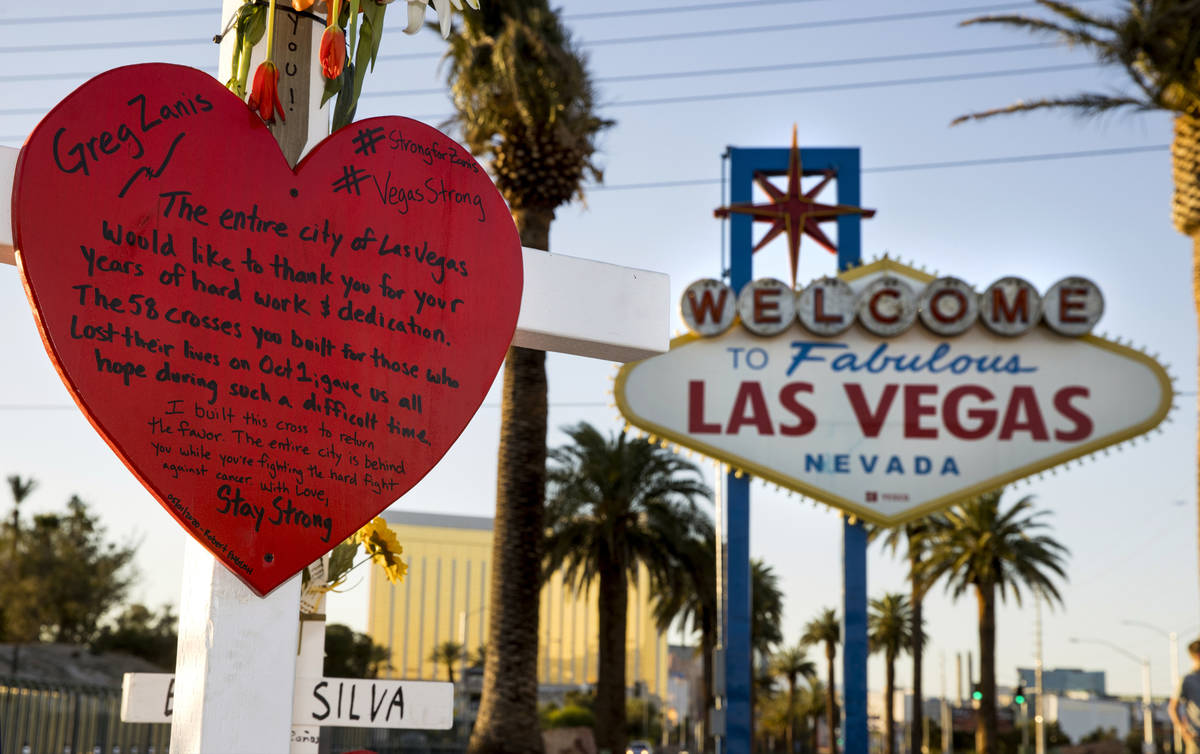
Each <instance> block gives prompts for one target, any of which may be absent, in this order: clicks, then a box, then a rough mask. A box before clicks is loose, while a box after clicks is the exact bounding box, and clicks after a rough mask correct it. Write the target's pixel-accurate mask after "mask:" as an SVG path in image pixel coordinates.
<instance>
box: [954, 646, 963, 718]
mask: <svg viewBox="0 0 1200 754" xmlns="http://www.w3.org/2000/svg"><path fill="white" fill-rule="evenodd" d="M962 679H963V668H962V652H955V653H954V706H955V707H961V706H962V703H963V685H962Z"/></svg>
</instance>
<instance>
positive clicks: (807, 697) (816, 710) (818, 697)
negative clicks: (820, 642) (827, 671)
mask: <svg viewBox="0 0 1200 754" xmlns="http://www.w3.org/2000/svg"><path fill="white" fill-rule="evenodd" d="M828 702H829V698H828V694H826V693H825V686H824V685H823V684H822V683H821V679H820V678H816V677H813V678H809V679H808V689H807V690H806V691H805V692H804V693H803V694H802V695H801V698H800V707H801V708H802V709H803V710H804V714H805V716H806V717H808V718H810V719H811V720H812V723H811V730H810V731H809V733H810V735H811V736H812V739H811V742H812V743H811V747H812V748H811V751H812V754H817V748H818V746H817V744H818V743H819V741H818V738H817V734H818V733H819V728H820V727H821V725H820V724H821V716H822V715H824V714H825V709H826V704H828ZM830 735H831V736H832V734H830Z"/></svg>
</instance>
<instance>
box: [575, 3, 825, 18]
mask: <svg viewBox="0 0 1200 754" xmlns="http://www.w3.org/2000/svg"><path fill="white" fill-rule="evenodd" d="M811 2H817V0H741V2H735V3H700V4H696V5H667V6H664V7H660V8H630V9H629V10H602V11H594V12H592V13H565V14H563V18H564V19H567V20H570V21H591V20H593V19H597V18H627V17H629V16H654V15H659V14H663V13H693V12H696V11H710V10H729V9H739V10H740V9H742V8H748V7H751V6H755V5H791V4H794V3H811Z"/></svg>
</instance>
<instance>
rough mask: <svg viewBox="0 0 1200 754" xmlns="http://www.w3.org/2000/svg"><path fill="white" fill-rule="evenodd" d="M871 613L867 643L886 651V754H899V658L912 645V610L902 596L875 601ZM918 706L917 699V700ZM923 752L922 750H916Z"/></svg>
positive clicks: (885, 595)
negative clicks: (897, 727)
mask: <svg viewBox="0 0 1200 754" xmlns="http://www.w3.org/2000/svg"><path fill="white" fill-rule="evenodd" d="M868 607H869V612H868V614H867V640H868V641H869V642H870V645H871V651H872V652H883V660H884V668H885V670H884V683H883V734H884V737H885V738H884V747H883V750H884V754H896V720H895V714H894V712H895V710H894V708H895V700H894V697H895V695H896V656H897V655H899V654H900V653H901V652H903V651H904V650H906V649H908V648H909V647H910V646H911V645H912V641H913V637H912V626H913V623H912V607H911V606H910V605H909V603H908V598H907V597H905V596H904V595H903V594H899V593H888V594H884V595H883V596H882V597H880V598H878V599H873V600H871V602H870V604H869V605H868ZM913 702H914V704H915V703H916V700H915V699H914V700H913ZM914 751H920V749H919V748H918V749H914Z"/></svg>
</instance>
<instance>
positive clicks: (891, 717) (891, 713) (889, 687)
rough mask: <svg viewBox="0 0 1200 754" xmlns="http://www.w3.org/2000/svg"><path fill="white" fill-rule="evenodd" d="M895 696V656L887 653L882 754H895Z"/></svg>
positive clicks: (884, 674)
mask: <svg viewBox="0 0 1200 754" xmlns="http://www.w3.org/2000/svg"><path fill="white" fill-rule="evenodd" d="M895 696H896V656H895V655H894V654H892V653H891V652H888V653H887V663H886V665H885V669H884V672H883V735H884V736H885V737H886V738H885V739H884V742H883V751H884V754H896V711H895V709H894V707H895V704H894V700H895Z"/></svg>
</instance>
